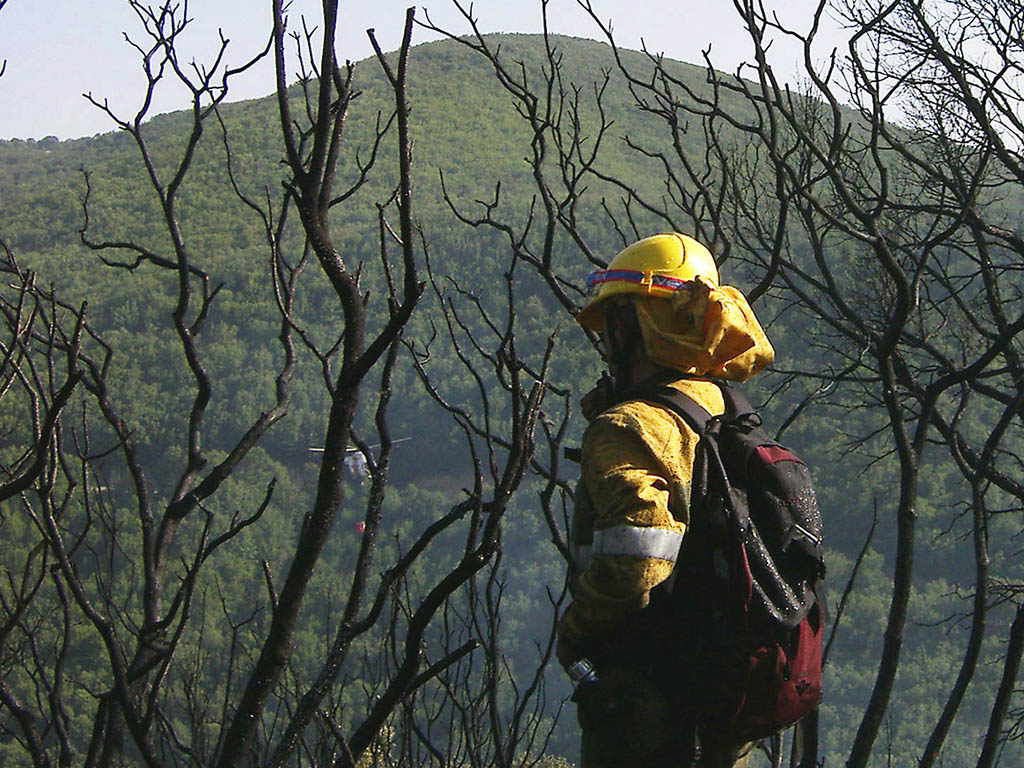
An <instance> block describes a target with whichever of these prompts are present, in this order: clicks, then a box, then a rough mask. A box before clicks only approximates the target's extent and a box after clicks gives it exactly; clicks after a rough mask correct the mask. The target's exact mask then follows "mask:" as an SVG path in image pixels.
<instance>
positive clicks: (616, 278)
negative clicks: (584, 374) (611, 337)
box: [576, 232, 718, 331]
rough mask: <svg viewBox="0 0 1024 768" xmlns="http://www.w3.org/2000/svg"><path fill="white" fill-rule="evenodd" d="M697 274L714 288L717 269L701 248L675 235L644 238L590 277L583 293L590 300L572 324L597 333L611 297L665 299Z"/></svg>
mask: <svg viewBox="0 0 1024 768" xmlns="http://www.w3.org/2000/svg"><path fill="white" fill-rule="evenodd" d="M697 275H700V276H701V277H705V278H708V279H709V280H711V281H713V282H714V283H715V285H718V266H717V265H716V264H715V259H714V257H713V256H712V255H711V252H710V251H709V250H708V249H707V248H705V247H704V246H703V245H701V244H700V243H698V242H697V241H696V240H694V239H693V238H692V237H688V236H687V235H680V234H679V233H678V232H672V233H671V234H666V235H653V236H651V237H645V238H644V239H643V240H639V241H637V242H635V243H633V244H632V245H630V246H628V247H627V248H625V249H624V250H621V251H619V253H618V254H617V255H616V256H615V258H614V259H612V261H611V264H609V265H608V269H603V270H600V271H598V272H592V273H591V274H590V276H589V277H588V278H587V290H588V291H590V292H591V298H590V300H589V301H588V302H587V303H586V305H585V306H584V307H583V309H581V310H580V311H579V312H578V313H577V314H576V322H578V323H579V324H580V325H582V326H583V327H584V328H587V329H589V330H591V331H600V330H601V327H602V324H603V318H602V311H601V305H602V304H603V303H604V302H605V301H607V300H608V299H609V298H611V297H612V296H618V295H621V294H640V295H645V296H647V295H650V296H664V297H666V298H668V297H670V296H672V294H673V293H675V292H676V291H678V290H679V289H680V288H682V287H683V286H685V285H686V284H687V283H689V282H691V281H693V279H694V278H695V277H696V276H697Z"/></svg>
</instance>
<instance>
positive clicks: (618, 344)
mask: <svg viewBox="0 0 1024 768" xmlns="http://www.w3.org/2000/svg"><path fill="white" fill-rule="evenodd" d="M605 339H606V344H607V350H606V351H607V358H608V368H609V373H611V377H612V382H613V383H614V389H615V393H616V394H622V393H624V392H625V391H626V390H627V389H629V388H630V387H631V386H633V385H634V384H636V381H634V379H635V378H636V377H635V369H636V363H637V349H638V348H639V349H642V348H643V343H644V341H643V334H642V333H641V331H640V323H639V322H638V321H637V318H636V309H635V308H634V306H633V303H632V302H623V303H616V304H610V305H609V306H608V307H606V308H605Z"/></svg>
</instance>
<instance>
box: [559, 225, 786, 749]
mask: <svg viewBox="0 0 1024 768" xmlns="http://www.w3.org/2000/svg"><path fill="white" fill-rule="evenodd" d="M588 283H590V284H591V285H595V286H597V293H596V294H595V295H594V296H593V298H592V299H591V300H590V302H588V304H587V305H586V306H585V307H584V308H583V310H581V312H580V313H579V315H578V316H577V319H578V320H579V322H580V323H581V324H582V325H584V327H587V328H590V329H591V330H599V331H602V332H603V336H604V344H605V351H606V356H607V358H608V361H609V364H610V366H611V368H612V373H613V379H614V381H615V389H614V391H613V392H611V393H608V392H605V393H604V395H603V396H602V397H595V396H594V395H590V396H588V397H587V398H585V399H584V400H585V403H584V406H585V407H584V410H585V415H587V416H588V418H590V424H589V425H588V427H587V429H586V431H585V433H584V437H583V444H582V454H581V480H580V483H579V485H578V489H577V498H576V510H575V513H574V520H573V530H572V536H571V538H572V541H573V545H574V553H575V559H576V563H575V564H574V567H575V568H577V569H578V573H577V574H576V576H575V579H574V583H573V602H572V604H571V605H570V606H569V608H568V609H567V610H566V612H565V614H564V615H563V617H562V619H561V621H560V624H559V643H558V658H559V661H560V662H561V663H562V664H563V666H565V667H566V669H567V670H568V671H569V673H570V676H571V677H574V678H578V677H581V676H583V675H587V680H588V682H584V683H582V684H580V685H578V687H577V691H576V694H575V696H574V699H575V700H576V702H577V705H578V713H579V719H580V724H581V727H582V731H583V739H582V763H583V766H584V768H598V767H600V766H605V765H608V766H611V765H615V766H620V767H622V766H624V767H627V768H628V766H633V765H635V766H641V765H642V766H653V767H654V768H657V767H658V766H666V767H668V766H672V767H675V766H688V765H690V764H691V762H692V756H693V753H694V741H695V734H696V733H697V732H698V731H699V735H700V742H701V761H700V763H699V764H700V765H707V766H733V765H737V766H738V765H741V764H742V760H743V758H741V757H740V755H741V753H742V752H743V751H744V749H745V746H744V745H741V744H732V743H727V742H725V743H723V742H722V740H721V739H719V738H717V737H716V733H715V731H714V728H713V727H711V724H706V723H699V722H697V721H696V720H695V719H694V718H693V716H692V713H691V712H690V710H689V709H688V707H687V706H686V691H684V690H681V689H680V687H679V686H678V685H677V684H676V681H674V680H673V678H674V677H675V676H674V675H669V674H666V670H667V669H669V668H670V667H671V666H672V665H673V664H675V665H678V663H679V661H680V660H679V659H677V658H673V651H674V650H676V651H678V649H677V648H673V647H672V645H671V643H672V640H670V639H669V638H668V637H667V636H666V634H665V633H664V632H663V631H662V630H663V627H659V626H658V621H659V616H658V612H657V611H654V610H653V609H652V608H651V607H650V601H651V595H652V590H655V588H656V587H658V585H660V584H663V583H664V582H665V581H666V580H667V579H669V578H670V577H671V576H672V573H673V567H674V564H675V562H676V559H677V557H678V553H679V550H680V547H681V546H682V544H683V541H684V539H685V536H686V533H687V530H688V526H689V525H690V523H691V521H690V519H689V501H690V482H691V471H692V467H693V457H694V451H695V449H696V445H697V435H696V434H695V433H694V431H693V430H692V429H691V428H690V427H689V426H688V425H687V424H686V423H685V421H684V420H683V419H682V418H680V417H679V416H678V415H677V414H675V413H674V412H672V411H671V410H668V409H666V408H664V407H662V406H660V405H656V404H653V403H650V402H646V401H644V400H643V399H642V398H637V397H634V396H632V395H631V390H632V391H633V392H637V391H639V390H638V388H639V387H642V386H644V385H645V384H648V383H650V382H652V381H656V382H658V383H660V384H668V385H669V386H672V387H673V388H676V389H679V390H680V391H682V392H684V393H685V394H686V395H688V396H690V397H691V398H693V399H694V400H695V401H696V402H697V403H698V404H700V405H701V406H703V407H704V408H705V410H707V411H709V412H710V413H712V414H720V413H722V411H723V407H724V406H723V400H722V395H721V392H720V390H719V388H718V386H717V385H716V384H715V383H713V382H712V381H711V380H710V379H719V378H720V379H732V380H739V381H742V380H745V379H747V378H749V376H751V375H753V374H754V373H756V372H757V371H758V370H760V369H761V368H762V367H764V366H765V365H767V364H768V363H770V362H771V359H772V349H771V346H770V344H769V343H768V340H767V338H766V337H765V335H764V333H763V331H762V330H761V328H760V325H759V324H758V323H757V321H756V319H755V318H754V315H753V312H752V311H751V310H750V308H749V306H748V305H747V303H746V300H745V299H744V298H743V296H742V294H740V292H739V291H737V290H736V289H734V288H730V287H728V286H721V285H719V283H718V273H717V268H716V266H715V264H714V261H713V259H712V257H711V255H710V253H709V252H708V251H707V250H706V249H705V248H704V247H703V246H701V245H700V244H699V243H697V242H696V241H695V240H693V239H691V238H688V237H686V236H684V235H678V234H669V235H656V236H654V237H652V238H646V239H644V240H641V241H639V242H638V243H635V244H634V245H632V246H630V247H629V248H627V249H625V250H624V251H622V252H621V253H620V254H619V255H618V256H616V258H615V259H614V260H613V261H612V263H611V264H610V265H609V268H608V269H607V270H604V271H602V272H599V273H595V275H592V276H591V280H590V281H588ZM595 401H597V403H596V405H595ZM694 621H695V623H696V621H697V619H696V618H695V619H694ZM675 655H676V656H678V655H679V654H678V653H676V654H675ZM691 662H692V663H694V664H699V663H700V660H699V659H692V660H683V663H691ZM590 667H593V669H594V671H593V672H591V673H589V674H588V670H589V669H590ZM594 674H596V682H595V681H593V680H592V679H591V677H592V676H593V675H594Z"/></svg>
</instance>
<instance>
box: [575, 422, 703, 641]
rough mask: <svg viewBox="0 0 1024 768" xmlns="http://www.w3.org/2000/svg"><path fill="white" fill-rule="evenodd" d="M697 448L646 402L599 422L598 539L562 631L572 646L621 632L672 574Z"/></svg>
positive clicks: (588, 460) (586, 449)
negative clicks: (618, 629) (620, 627)
mask: <svg viewBox="0 0 1024 768" xmlns="http://www.w3.org/2000/svg"><path fill="white" fill-rule="evenodd" d="M695 445H696V437H695V436H694V435H692V433H689V431H688V430H684V429H680V425H679V423H678V421H677V420H676V417H674V416H673V415H671V414H669V413H668V412H666V411H665V410H663V409H661V408H658V407H655V406H652V405H650V404H646V403H642V402H630V403H624V404H622V405H619V406H616V407H615V408H612V409H610V410H609V411H606V412H605V413H603V414H602V415H601V416H599V417H597V418H596V419H595V420H594V421H593V422H591V424H590V426H589V427H588V428H587V431H586V432H585V433H584V436H583V456H582V481H583V482H582V485H583V487H584V488H585V490H586V493H587V495H588V496H589V497H590V501H591V503H592V507H593V512H592V513H593V540H592V543H591V550H590V556H589V562H587V558H584V565H585V567H584V569H583V571H582V572H581V573H580V575H579V577H578V578H577V580H576V584H575V589H574V592H573V602H572V604H571V605H570V606H569V608H568V609H567V610H566V612H565V614H564V616H563V617H562V620H561V623H560V625H559V634H560V636H561V638H562V639H563V640H564V641H566V642H568V643H570V644H571V645H576V646H580V645H582V644H585V642H586V640H587V639H589V638H592V637H595V636H597V635H600V634H603V633H604V632H607V631H609V630H611V629H613V628H614V627H615V625H616V624H617V623H618V622H620V621H621V620H622V619H624V618H625V617H627V616H629V614H631V613H632V612H634V611H636V610H639V609H641V608H643V607H644V606H646V605H647V604H648V602H649V600H650V591H651V589H652V588H654V587H655V586H657V585H658V584H660V583H661V582H662V581H664V580H665V579H667V578H668V577H669V575H671V573H672V568H673V566H674V564H675V561H676V557H677V555H678V553H679V548H680V546H681V545H682V541H683V534H684V533H685V531H686V522H687V518H686V509H687V507H688V503H689V486H690V473H691V468H692V463H693V458H692V457H693V451H694V447H695ZM673 513H674V514H673Z"/></svg>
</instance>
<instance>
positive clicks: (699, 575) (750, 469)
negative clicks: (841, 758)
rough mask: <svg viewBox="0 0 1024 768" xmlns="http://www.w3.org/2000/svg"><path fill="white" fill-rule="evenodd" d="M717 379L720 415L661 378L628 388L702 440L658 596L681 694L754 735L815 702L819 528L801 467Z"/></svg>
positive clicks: (718, 721)
mask: <svg viewBox="0 0 1024 768" xmlns="http://www.w3.org/2000/svg"><path fill="white" fill-rule="evenodd" d="M720 386H721V388H722V394H723V396H724V398H725V403H726V412H725V413H724V414H722V415H720V416H712V415H711V414H709V413H708V412H707V411H706V410H704V409H703V408H702V407H701V406H699V405H698V404H697V403H695V402H694V401H693V400H692V399H690V398H689V397H687V396H686V395H684V394H683V393H681V392H679V391H678V390H676V389H673V388H671V387H667V386H662V387H657V388H652V389H649V390H644V391H643V392H641V393H638V394H637V395H634V396H635V397H637V398H638V399H642V400H647V401H649V402H654V403H657V404H659V405H662V406H663V407H666V408H669V409H670V410H672V411H673V412H675V413H677V414H679V415H680V416H681V417H682V418H683V419H685V420H686V423H688V424H689V425H690V426H691V427H692V428H693V430H694V431H695V432H696V433H697V434H698V435H699V436H700V442H699V444H698V447H697V452H696V456H695V461H694V471H693V482H692V487H691V500H690V511H691V514H690V529H689V530H688V532H687V536H686V540H685V543H684V545H683V549H682V551H681V552H680V556H679V560H678V561H677V563H676V568H675V571H674V574H673V578H672V580H671V582H670V586H668V590H669V594H667V595H662V596H661V599H660V600H659V602H660V603H661V604H662V605H663V606H667V608H666V609H667V610H669V611H670V612H671V613H672V614H673V621H674V622H675V623H676V624H678V625H679V626H683V627H690V628H691V629H690V630H689V631H688V632H687V643H688V646H687V647H685V648H683V649H682V650H681V655H684V656H685V657H686V658H687V659H688V660H689V661H688V663H687V665H685V666H686V669H687V670H688V671H687V672H686V673H685V674H683V675H682V680H681V682H680V684H681V685H683V686H684V688H685V690H683V691H682V694H683V695H682V698H683V699H684V701H686V702H687V706H689V707H691V708H692V711H693V715H694V717H696V718H698V719H700V720H701V721H703V722H704V723H706V724H713V725H714V727H715V728H716V730H720V731H723V732H725V733H726V734H727V735H728V737H729V738H730V739H731V740H735V741H753V740H756V739H761V738H765V737H767V736H769V735H771V734H773V733H775V732H777V731H779V730H781V729H783V728H785V727H787V726H789V725H792V724H793V723H795V722H796V721H797V720H799V719H800V718H802V717H803V716H804V715H806V714H807V713H808V712H810V711H812V710H813V709H814V708H815V707H816V706H817V705H818V702H819V701H820V699H821V651H822V628H823V623H824V618H825V610H824V591H823V583H824V582H823V580H824V576H825V563H824V554H823V549H822V524H821V514H820V512H819V510H818V505H817V501H816V500H815V495H814V489H813V486H812V483H811V476H810V472H809V470H808V469H807V466H806V465H805V464H804V463H803V462H802V461H801V460H800V459H799V458H797V456H795V455H794V454H793V453H791V452H790V451H788V450H787V449H786V448H784V447H782V446H781V445H779V444H778V443H777V442H775V441H774V440H773V439H771V438H770V437H769V436H768V435H767V434H766V433H765V431H764V430H763V429H762V428H761V420H760V417H759V416H758V415H757V414H756V413H755V412H754V410H753V409H752V408H751V407H750V405H749V403H747V401H746V399H745V398H743V396H742V395H740V394H739V393H738V392H736V391H735V390H733V389H730V388H728V387H725V386H723V385H720ZM695 617H696V618H695ZM693 628H695V629H696V631H694V629H693Z"/></svg>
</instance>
